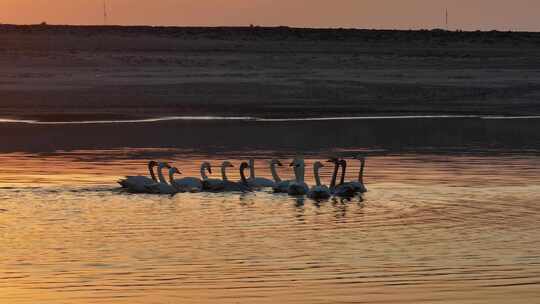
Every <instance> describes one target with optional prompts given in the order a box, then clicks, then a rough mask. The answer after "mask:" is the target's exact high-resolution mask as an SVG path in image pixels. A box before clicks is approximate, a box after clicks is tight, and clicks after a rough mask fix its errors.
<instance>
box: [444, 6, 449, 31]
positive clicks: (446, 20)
mask: <svg viewBox="0 0 540 304" xmlns="http://www.w3.org/2000/svg"><path fill="white" fill-rule="evenodd" d="M445 18H446V19H445V23H446V29H447V30H448V29H449V28H448V9H446V12H445Z"/></svg>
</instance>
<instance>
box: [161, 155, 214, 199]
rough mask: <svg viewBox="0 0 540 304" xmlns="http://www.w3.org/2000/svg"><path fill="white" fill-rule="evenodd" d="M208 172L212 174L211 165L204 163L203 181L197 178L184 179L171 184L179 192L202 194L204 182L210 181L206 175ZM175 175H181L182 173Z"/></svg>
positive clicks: (202, 166)
mask: <svg viewBox="0 0 540 304" xmlns="http://www.w3.org/2000/svg"><path fill="white" fill-rule="evenodd" d="M173 169H174V168H173ZM177 170H178V169H177ZM207 170H208V172H209V173H212V169H211V166H210V164H209V163H207V162H205V163H202V164H201V170H200V172H201V178H202V179H199V178H196V177H184V178H181V179H177V180H174V184H173V183H172V182H171V184H172V185H173V186H174V187H175V188H176V189H178V190H183V191H186V192H201V191H202V190H203V181H205V180H208V176H207V175H206V171H207ZM174 173H178V174H181V173H180V171H177V172H174Z"/></svg>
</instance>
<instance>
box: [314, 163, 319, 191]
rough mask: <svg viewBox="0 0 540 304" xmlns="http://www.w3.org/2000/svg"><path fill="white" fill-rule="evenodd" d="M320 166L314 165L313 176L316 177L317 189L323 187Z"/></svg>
mask: <svg viewBox="0 0 540 304" xmlns="http://www.w3.org/2000/svg"><path fill="white" fill-rule="evenodd" d="M319 169H320V167H319V166H316V165H313V176H315V183H316V184H317V187H320V186H321V177H320V176H319Z"/></svg>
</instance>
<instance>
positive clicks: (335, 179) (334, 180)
mask: <svg viewBox="0 0 540 304" xmlns="http://www.w3.org/2000/svg"><path fill="white" fill-rule="evenodd" d="M338 171H339V163H338V162H336V163H335V166H334V173H332V182H331V183H330V188H335V187H336V181H337V175H338Z"/></svg>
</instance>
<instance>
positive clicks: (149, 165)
mask: <svg viewBox="0 0 540 304" xmlns="http://www.w3.org/2000/svg"><path fill="white" fill-rule="evenodd" d="M157 165H158V163H157V162H156V161H155V160H151V161H149V162H148V167H150V168H153V167H156V166H157Z"/></svg>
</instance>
